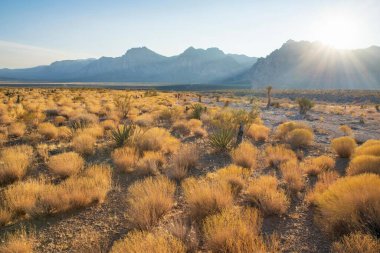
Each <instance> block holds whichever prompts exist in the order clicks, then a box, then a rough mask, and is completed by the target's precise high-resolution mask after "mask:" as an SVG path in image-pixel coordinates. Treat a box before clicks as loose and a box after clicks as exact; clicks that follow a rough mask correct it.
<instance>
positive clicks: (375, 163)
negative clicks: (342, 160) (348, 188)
mask: <svg viewBox="0 0 380 253" xmlns="http://www.w3.org/2000/svg"><path fill="white" fill-rule="evenodd" d="M362 173H374V174H378V175H380V156H373V155H360V156H355V157H354V158H353V159H352V160H351V161H350V164H349V167H348V170H347V174H348V175H350V176H353V175H357V174H362Z"/></svg>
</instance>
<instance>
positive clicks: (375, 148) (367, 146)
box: [354, 140, 380, 156]
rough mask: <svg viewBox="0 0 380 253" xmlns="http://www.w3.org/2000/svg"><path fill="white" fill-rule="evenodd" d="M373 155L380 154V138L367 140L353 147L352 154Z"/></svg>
mask: <svg viewBox="0 0 380 253" xmlns="http://www.w3.org/2000/svg"><path fill="white" fill-rule="evenodd" d="M359 155H374V156H380V140H368V141H366V142H364V143H363V144H362V145H360V146H359V147H357V148H356V149H355V153H354V156H359Z"/></svg>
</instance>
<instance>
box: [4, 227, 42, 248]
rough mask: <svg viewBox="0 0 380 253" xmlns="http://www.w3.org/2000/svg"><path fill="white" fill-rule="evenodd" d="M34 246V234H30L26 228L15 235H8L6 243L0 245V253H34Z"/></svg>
mask: <svg viewBox="0 0 380 253" xmlns="http://www.w3.org/2000/svg"><path fill="white" fill-rule="evenodd" d="M34 246H35V241H34V235H33V233H28V232H26V230H25V228H22V229H20V230H19V231H16V232H14V233H8V234H6V238H5V242H4V243H2V244H1V245H0V252H2V253H32V252H33V248H34Z"/></svg>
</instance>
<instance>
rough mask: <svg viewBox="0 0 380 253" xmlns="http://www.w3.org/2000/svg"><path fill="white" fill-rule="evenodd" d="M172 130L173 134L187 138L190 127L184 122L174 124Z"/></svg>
mask: <svg viewBox="0 0 380 253" xmlns="http://www.w3.org/2000/svg"><path fill="white" fill-rule="evenodd" d="M172 129H173V132H174V133H175V134H179V135H182V136H188V135H190V133H191V130H190V127H189V126H188V124H187V123H186V121H184V120H180V121H176V122H174V124H173V126H172Z"/></svg>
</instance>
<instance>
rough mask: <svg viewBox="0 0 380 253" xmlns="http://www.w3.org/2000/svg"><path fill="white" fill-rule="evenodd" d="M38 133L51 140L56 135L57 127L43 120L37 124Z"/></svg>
mask: <svg viewBox="0 0 380 253" xmlns="http://www.w3.org/2000/svg"><path fill="white" fill-rule="evenodd" d="M38 133H39V134H41V135H42V136H44V137H45V138H47V139H49V140H51V139H56V138H57V137H58V128H57V127H56V126H55V125H53V124H52V123H50V122H44V123H41V124H39V125H38Z"/></svg>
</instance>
